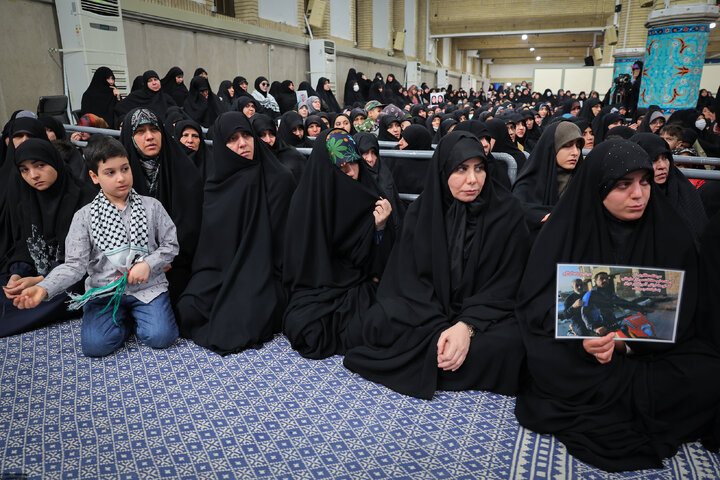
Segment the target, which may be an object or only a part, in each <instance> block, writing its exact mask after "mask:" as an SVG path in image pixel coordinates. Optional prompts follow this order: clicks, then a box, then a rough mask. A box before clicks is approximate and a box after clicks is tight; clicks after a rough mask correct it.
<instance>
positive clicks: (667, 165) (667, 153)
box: [630, 133, 708, 244]
mask: <svg viewBox="0 0 720 480" xmlns="http://www.w3.org/2000/svg"><path fill="white" fill-rule="evenodd" d="M630 141H631V142H635V143H637V144H638V145H640V146H641V147H642V149H643V150H645V151H646V152H647V154H648V155H649V156H650V161H651V162H652V164H653V169H654V170H655V172H654V174H655V183H656V184H657V186H658V190H659V191H660V192H662V193H663V194H664V195H665V196H666V197H667V199H668V200H670V203H671V204H672V205H673V206H674V207H675V209H676V210H677V211H678V213H680V215H681V216H682V217H683V219H684V220H685V222H687V225H688V227H689V228H690V231H691V232H692V234H693V236H694V238H695V241H696V242H697V243H698V244H699V242H700V236H701V235H702V233H703V231H704V230H705V226H706V225H707V222H708V219H707V215H706V214H705V207H704V206H703V203H702V200H701V198H700V194H699V193H698V191H697V190H696V189H695V187H694V186H693V184H692V183H690V181H689V180H688V179H687V178H686V177H685V175H683V173H682V172H681V171H680V169H679V168H677V167H676V166H675V162H674V161H673V155H672V151H671V150H670V147H669V146H668V144H667V142H666V141H665V140H664V139H663V138H662V137H660V136H659V135H655V134H654V133H636V134H635V135H634V136H633V137H631V138H630Z"/></svg>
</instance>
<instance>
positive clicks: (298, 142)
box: [277, 111, 324, 148]
mask: <svg viewBox="0 0 720 480" xmlns="http://www.w3.org/2000/svg"><path fill="white" fill-rule="evenodd" d="M320 122H321V123H322V120H320ZM296 127H303V118H302V116H300V114H299V113H297V112H295V111H290V112H286V113H284V114H283V115H282V117H280V126H279V127H278V129H277V131H278V137H280V139H282V141H283V142H284V143H285V144H286V145H289V146H291V147H295V148H301V147H305V146H306V143H305V135H303V138H298V137H297V136H296V135H295V134H293V133H292V131H293V130H294V129H295V128H296ZM323 130H324V128H323Z"/></svg>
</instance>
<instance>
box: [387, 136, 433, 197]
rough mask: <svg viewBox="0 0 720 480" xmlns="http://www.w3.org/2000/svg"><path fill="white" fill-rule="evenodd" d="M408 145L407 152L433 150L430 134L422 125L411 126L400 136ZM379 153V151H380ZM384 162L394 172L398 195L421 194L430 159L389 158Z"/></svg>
mask: <svg viewBox="0 0 720 480" xmlns="http://www.w3.org/2000/svg"><path fill="white" fill-rule="evenodd" d="M400 136H401V137H402V138H404V139H405V141H406V142H407V143H408V146H407V148H406V150H432V145H430V139H431V137H430V133H428V131H427V130H426V129H425V127H422V126H420V125H409V126H407V127H405V130H403V131H402V133H401V134H400ZM378 152H379V150H378ZM383 162H384V163H385V164H386V165H387V167H388V168H389V169H390V170H391V171H392V176H393V180H394V182H395V187H396V188H397V191H398V193H420V192H422V189H423V185H424V184H425V177H426V176H427V169H428V166H429V165H430V159H428V158H415V157H388V158H385V159H383Z"/></svg>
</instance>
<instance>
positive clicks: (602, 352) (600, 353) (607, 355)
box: [583, 332, 615, 363]
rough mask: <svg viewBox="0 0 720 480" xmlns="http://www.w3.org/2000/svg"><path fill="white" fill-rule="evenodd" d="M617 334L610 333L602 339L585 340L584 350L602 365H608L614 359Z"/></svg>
mask: <svg viewBox="0 0 720 480" xmlns="http://www.w3.org/2000/svg"><path fill="white" fill-rule="evenodd" d="M614 340H615V332H610V333H608V334H606V335H604V336H602V337H600V338H586V339H584V340H583V348H584V349H585V351H586V352H587V353H589V354H590V355H594V356H595V359H596V360H597V361H598V362H600V363H608V362H609V361H610V360H611V359H612V354H613V351H614V350H615V341H614Z"/></svg>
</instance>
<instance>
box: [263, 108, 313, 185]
mask: <svg viewBox="0 0 720 480" xmlns="http://www.w3.org/2000/svg"><path fill="white" fill-rule="evenodd" d="M293 113H294V114H295V115H297V116H298V117H300V115H299V114H298V113H297V112H287V113H285V114H284V115H283V116H282V118H283V119H286V116H288V117H291V114H293ZM288 123H290V122H289V121H288ZM281 125H282V124H281ZM300 126H302V118H300ZM252 127H253V131H254V132H255V136H256V137H257V138H260V137H261V136H262V134H263V132H265V131H268V130H269V131H270V133H272V134H273V135H274V136H275V143H274V144H273V146H272V147H271V146H269V145H268V148H269V149H270V151H271V152H272V153H273V155H275V158H277V159H278V160H279V161H280V163H282V164H283V165H285V166H286V167H287V168H288V169H290V171H291V172H292V174H293V177H294V178H295V182H299V181H300V177H302V173H303V170H304V168H305V163H306V162H307V161H306V159H305V155H303V154H302V153H300V152H298V151H297V149H296V148H295V147H294V146H292V145H288V144H287V143H286V142H285V140H283V137H282V136H281V135H280V133H279V132H278V128H277V127H275V122H274V121H273V120H272V119H271V118H270V117H268V116H267V115H265V114H262V113H257V114H255V115H253V118H252ZM288 137H289V138H291V139H293V138H294V139H297V140H299V139H298V137H296V136H295V135H294V134H292V133H290V134H289V135H288ZM300 142H302V141H301V140H300ZM300 146H302V145H300Z"/></svg>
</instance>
